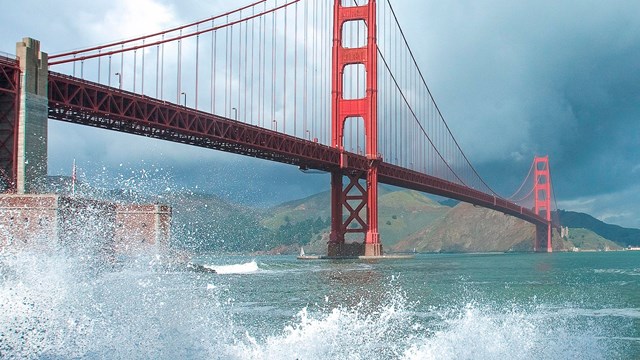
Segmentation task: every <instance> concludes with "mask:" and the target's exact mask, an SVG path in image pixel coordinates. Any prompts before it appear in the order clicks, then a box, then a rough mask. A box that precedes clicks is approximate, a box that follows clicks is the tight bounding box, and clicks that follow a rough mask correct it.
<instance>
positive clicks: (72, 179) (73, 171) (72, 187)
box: [71, 159, 76, 195]
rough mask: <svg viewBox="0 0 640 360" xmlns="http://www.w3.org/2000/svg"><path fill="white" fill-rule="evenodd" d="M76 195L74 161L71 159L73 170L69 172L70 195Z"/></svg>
mask: <svg viewBox="0 0 640 360" xmlns="http://www.w3.org/2000/svg"><path fill="white" fill-rule="evenodd" d="M75 194H76V159H73V168H72V170H71V195H75Z"/></svg>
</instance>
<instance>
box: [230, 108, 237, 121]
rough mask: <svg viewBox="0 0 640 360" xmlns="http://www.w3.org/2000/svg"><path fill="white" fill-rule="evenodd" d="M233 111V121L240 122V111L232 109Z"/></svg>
mask: <svg viewBox="0 0 640 360" xmlns="http://www.w3.org/2000/svg"><path fill="white" fill-rule="evenodd" d="M231 110H233V119H234V120H236V121H237V120H238V109H236V108H231Z"/></svg>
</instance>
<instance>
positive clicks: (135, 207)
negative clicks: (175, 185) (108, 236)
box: [114, 204, 171, 254]
mask: <svg viewBox="0 0 640 360" xmlns="http://www.w3.org/2000/svg"><path fill="white" fill-rule="evenodd" d="M115 223H116V229H115V243H114V250H115V252H116V253H125V254H127V253H135V252H140V251H143V250H149V249H151V248H156V249H166V248H167V247H168V245H169V237H170V236H171V207H169V206H167V205H148V204H143V205H139V204H127V205H116V222H115Z"/></svg>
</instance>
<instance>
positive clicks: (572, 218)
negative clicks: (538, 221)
mask: <svg viewBox="0 0 640 360" xmlns="http://www.w3.org/2000/svg"><path fill="white" fill-rule="evenodd" d="M559 215H560V222H561V223H562V225H563V226H568V227H570V228H583V229H589V230H591V231H593V232H594V233H596V234H598V235H600V236H602V237H603V238H605V239H609V240H611V241H614V242H616V243H618V244H619V245H621V246H623V247H627V246H629V245H631V246H640V229H629V228H624V227H622V226H618V225H611V224H607V223H605V222H603V221H600V220H598V219H596V218H594V217H593V216H591V215H588V214H583V213H578V212H573V211H564V210H560V211H559Z"/></svg>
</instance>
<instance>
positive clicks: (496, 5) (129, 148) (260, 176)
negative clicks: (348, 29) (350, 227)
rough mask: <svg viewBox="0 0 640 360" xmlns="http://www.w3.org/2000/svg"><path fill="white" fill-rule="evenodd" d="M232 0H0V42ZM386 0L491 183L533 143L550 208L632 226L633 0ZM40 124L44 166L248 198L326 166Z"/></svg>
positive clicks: (284, 190)
mask: <svg viewBox="0 0 640 360" xmlns="http://www.w3.org/2000/svg"><path fill="white" fill-rule="evenodd" d="M240 3H241V2H236V1H234V2H229V1H210V0H209V1H204V0H202V1H199V0H183V1H177V0H175V1H169V0H136V1H131V0H115V1H100V0H96V1H91V2H88V1H80V0H62V1H48V2H43V1H36V0H24V1H21V2H8V3H7V4H4V5H3V11H2V13H0V24H2V32H0V51H2V52H7V53H14V52H15V42H16V41H18V40H20V39H21V38H22V37H24V36H30V37H33V38H36V39H39V40H40V41H41V42H42V48H43V50H44V51H46V52H49V53H59V52H61V51H64V50H70V49H75V48H82V47H86V46H90V45H96V44H100V43H104V42H106V41H111V40H117V39H122V38H128V37H131V36H134V35H140V34H145V33H149V32H152V31H157V30H160V29H164V28H168V27H171V26H175V25H179V24H183V23H186V22H190V21H193V20H198V19H201V18H203V17H206V16H208V15H210V14H217V13H221V12H222V11H224V10H228V9H229V8H230V7H236V6H238V5H239V4H240ZM246 3H248V1H247V2H246ZM392 5H393V6H394V7H395V8H396V12H397V15H398V17H399V19H400V21H401V24H402V26H403V27H404V30H405V33H406V34H407V37H408V41H409V43H410V44H411V46H412V49H413V50H414V52H415V55H416V58H417V60H418V62H419V64H420V66H421V69H422V71H423V73H424V75H425V77H426V79H427V82H428V84H429V86H430V88H431V90H432V92H433V93H434V96H435V98H436V101H437V102H438V104H439V106H440V109H441V110H442V112H443V114H444V116H445V118H446V119H447V121H448V123H449V125H450V126H451V129H452V131H453V133H454V135H455V136H456V137H457V139H458V140H459V142H460V144H461V146H462V148H463V150H464V151H465V152H466V154H467V155H468V157H469V158H470V160H471V162H472V163H473V164H474V165H475V166H476V167H477V169H478V171H479V173H480V174H481V175H482V176H483V177H484V178H485V179H487V182H488V183H489V184H490V185H491V186H492V187H493V188H495V189H496V190H498V191H499V192H501V193H503V194H505V195H509V194H510V193H511V192H512V191H513V190H515V188H517V186H518V185H519V183H520V181H521V180H522V178H524V176H525V175H526V173H527V171H528V169H529V166H530V163H531V161H532V159H533V156H534V155H536V154H538V155H549V156H550V159H551V166H552V178H553V185H554V187H555V194H556V196H557V199H558V203H559V207H560V208H564V209H567V210H575V211H583V212H588V213H590V214H592V215H594V216H596V217H598V218H600V219H601V220H605V221H607V222H610V223H614V224H619V225H623V226H633V227H640V151H639V149H638V147H639V145H640V16H638V14H640V1H635V0H629V1H606V2H604V1H588V0H580V1H578V0H575V1H558V0H538V1H512V0H495V1H483V0H475V1H470V0H469V1H453V0H447V1H444V0H433V1H431V0H427V1H425V0H420V1H418V0H395V1H392ZM49 126H50V140H49V141H50V147H49V150H50V153H49V157H50V160H49V172H50V173H52V174H64V173H68V172H70V167H71V165H70V164H71V159H73V158H76V159H77V161H78V163H79V164H80V166H81V168H82V171H84V172H85V173H86V176H87V177H90V178H92V179H100V181H104V182H106V183H111V182H113V183H118V182H121V181H131V179H134V180H135V179H140V178H142V179H152V180H149V181H150V182H157V183H162V184H163V186H165V185H166V187H178V188H179V187H183V186H186V187H189V188H195V187H196V186H198V189H205V190H207V191H209V190H213V191H217V192H220V193H222V194H223V195H225V196H229V197H230V198H233V199H240V200H241V201H243V202H255V201H258V202H260V203H262V204H269V203H273V202H276V201H280V200H286V199H291V198H296V197H301V196H305V195H310V194H312V193H314V192H317V191H319V190H324V189H328V186H329V178H328V177H327V176H326V175H305V174H302V173H300V172H299V171H298V170H297V169H296V168H294V167H287V166H283V165H278V164H272V163H267V162H263V161H255V160H251V159H245V158H240V157H238V156H232V155H228V154H222V153H219V152H215V151H211V150H205V149H196V148H190V147H187V146H184V145H179V144H170V143H165V142H161V141H156V140H149V139H142V138H139V137H134V136H129V135H123V134H115V133H109V132H106V131H100V130H95V129H91V128H85V127H81V126H74V125H67V124H63V123H58V122H55V121H51V122H50V125H49ZM157 179H162V180H161V181H156V180H157ZM95 181H97V180H95ZM138 181H144V180H138ZM240 184H247V185H246V186H244V185H242V186H241V185H240ZM256 194H257V195H258V196H256Z"/></svg>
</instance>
